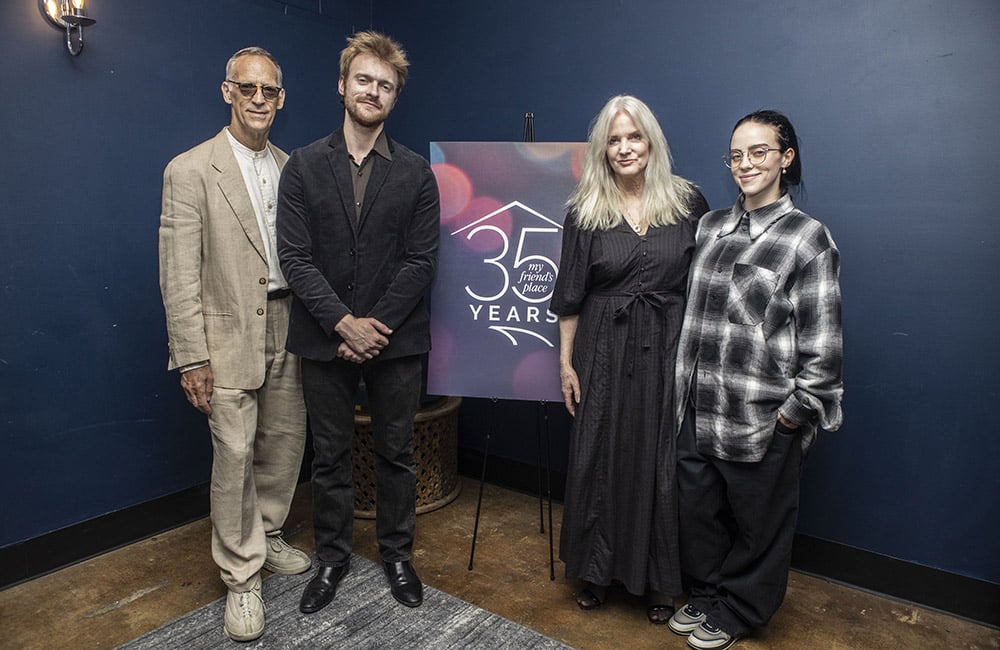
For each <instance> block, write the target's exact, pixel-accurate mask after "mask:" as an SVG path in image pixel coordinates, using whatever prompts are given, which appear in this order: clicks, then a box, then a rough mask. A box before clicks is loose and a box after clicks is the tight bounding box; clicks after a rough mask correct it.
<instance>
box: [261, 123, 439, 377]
mask: <svg viewBox="0 0 1000 650" xmlns="http://www.w3.org/2000/svg"><path fill="white" fill-rule="evenodd" d="M387 139H388V138H387ZM388 142H389V151H390V152H391V154H392V160H386V159H385V158H383V157H382V156H380V155H378V154H372V170H371V177H370V178H369V181H368V187H367V189H366V190H365V197H364V204H363V205H364V207H363V211H362V213H361V217H360V219H355V216H354V215H355V207H354V203H355V202H354V186H353V183H352V178H351V173H352V172H351V162H350V158H349V156H348V153H347V147H346V145H345V143H344V135H343V132H342V131H340V130H338V131H335V132H334V133H333V134H331V135H330V136H329V137H327V138H323V139H321V140H317V141H316V142H313V143H312V144H310V145H308V146H305V147H302V148H301V149H296V150H295V151H293V152H292V155H291V157H290V158H289V159H288V163H287V164H286V165H285V168H284V171H283V172H282V174H281V184H280V185H279V187H278V216H277V231H278V257H279V259H280V261H281V270H282V272H283V273H284V275H285V278H286V279H287V280H288V284H289V286H290V287H291V289H292V291H293V292H294V294H295V299H294V302H293V305H292V313H291V321H290V323H289V329H288V341H287V345H286V347H287V348H288V351H289V352H293V353H295V354H298V355H300V356H302V357H305V358H307V359H313V360H317V361H329V360H330V359H333V358H334V357H335V356H336V352H337V347H338V346H339V345H340V343H341V341H342V340H343V339H342V338H341V337H340V335H339V334H337V333H336V332H334V330H333V328H334V326H335V325H336V324H337V323H338V322H340V320H341V319H342V318H343V317H344V316H345V315H347V314H349V313H350V314H353V315H354V316H357V317H364V316H370V317H374V318H377V319H378V320H380V321H382V322H383V323H385V324H386V325H388V326H389V327H391V328H392V329H393V333H392V335H390V336H389V344H388V345H387V346H386V347H385V348H384V349H383V350H382V351H381V353H380V354H379V356H378V357H377V359H391V358H395V357H402V356H407V355H412V354H421V353H423V352H427V351H428V350H430V346H431V339H430V314H429V312H428V309H427V304H426V300H425V298H424V295H425V293H426V291H427V289H428V288H429V287H430V285H431V281H432V280H433V278H434V272H435V270H436V268H437V253H438V240H439V237H440V234H439V229H440V224H439V222H440V201H439V198H438V188H437V183H436V182H435V180H434V175H433V173H432V172H431V168H430V165H429V164H428V163H427V161H426V160H424V159H423V158H422V157H420V156H418V155H417V154H415V153H414V152H412V151H410V150H409V149H407V148H406V147H404V146H403V145H401V144H399V143H396V142H393V141H392V140H391V139H388Z"/></svg>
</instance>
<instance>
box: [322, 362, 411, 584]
mask: <svg viewBox="0 0 1000 650" xmlns="http://www.w3.org/2000/svg"><path fill="white" fill-rule="evenodd" d="M362 377H363V378H364V381H365V387H366V388H367V391H368V404H369V409H370V412H371V419H372V434H373V435H374V436H375V477H376V489H375V499H376V511H375V532H376V536H377V537H378V545H379V553H380V555H381V557H382V560H383V561H385V562H399V561H402V560H409V559H410V552H411V550H412V548H413V532H414V527H415V525H416V497H417V474H416V466H415V462H414V454H413V418H414V416H415V415H416V412H417V407H418V406H419V402H420V383H421V364H420V357H418V356H409V357H402V358H398V359H387V360H378V359H376V360H373V361H367V362H365V363H364V364H361V365H357V364H354V363H351V362H349V361H344V360H342V359H334V360H332V361H311V360H309V359H302V389H303V393H304V395H305V401H306V411H307V412H308V414H309V423H310V428H311V429H312V434H313V449H314V451H315V458H314V460H313V466H312V486H313V528H314V531H315V533H314V534H315V538H316V556H317V558H318V559H319V563H320V565H321V566H340V565H343V564H345V563H346V562H348V560H349V559H350V557H351V550H352V546H353V536H354V479H353V476H352V473H353V465H352V462H351V451H352V441H353V439H354V404H355V398H356V397H357V393H358V386H359V382H360V380H361V378H362Z"/></svg>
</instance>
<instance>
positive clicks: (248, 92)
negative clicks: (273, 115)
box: [226, 79, 281, 101]
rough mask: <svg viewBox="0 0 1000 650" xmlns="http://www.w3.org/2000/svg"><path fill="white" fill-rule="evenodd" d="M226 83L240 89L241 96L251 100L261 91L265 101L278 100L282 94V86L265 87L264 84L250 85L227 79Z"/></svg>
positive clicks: (246, 82)
mask: <svg viewBox="0 0 1000 650" xmlns="http://www.w3.org/2000/svg"><path fill="white" fill-rule="evenodd" d="M226 83H228V84H233V85H234V86H236V87H237V88H239V89H240V94H241V95H243V96H244V97H246V98H247V99H250V98H251V97H253V96H254V95H256V94H257V91H258V90H259V91H260V94H261V95H263V96H264V99H266V100H268V101H271V100H273V99H277V98H278V95H279V94H280V93H281V86H265V85H264V84H255V83H250V82H249V81H243V82H240V81H233V80H232V79H226Z"/></svg>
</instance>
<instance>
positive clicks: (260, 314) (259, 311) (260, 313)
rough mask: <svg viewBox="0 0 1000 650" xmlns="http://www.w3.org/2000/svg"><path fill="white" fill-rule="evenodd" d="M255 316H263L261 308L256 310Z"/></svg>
mask: <svg viewBox="0 0 1000 650" xmlns="http://www.w3.org/2000/svg"><path fill="white" fill-rule="evenodd" d="M257 315H258V316H263V315H264V309H263V308H260V309H258V310H257Z"/></svg>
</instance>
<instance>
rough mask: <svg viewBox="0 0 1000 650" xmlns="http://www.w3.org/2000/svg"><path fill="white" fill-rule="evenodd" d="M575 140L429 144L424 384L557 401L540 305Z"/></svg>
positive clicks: (578, 149) (557, 240)
mask: <svg viewBox="0 0 1000 650" xmlns="http://www.w3.org/2000/svg"><path fill="white" fill-rule="evenodd" d="M584 147H585V145H584V144H583V143H552V142H517V143H513V142H438V143H432V144H431V166H432V169H433V170H434V175H435V177H436V178H437V182H438V188H439V190H440V193H441V249H440V254H439V260H438V272H437V279H436V280H435V282H434V286H433V289H432V292H431V335H432V340H433V348H432V350H431V353H430V357H429V363H428V381H427V383H428V385H427V390H428V392H430V393H433V394H439V395H461V396H466V397H487V398H498V399H517V400H547V401H556V402H561V401H562V394H561V393H560V390H559V325H558V318H557V317H556V316H555V315H554V314H552V313H551V312H550V311H549V310H548V306H549V302H550V300H551V298H552V289H553V287H554V285H555V279H556V275H557V274H558V272H559V253H560V247H561V243H562V223H563V218H564V217H565V207H564V204H565V202H566V199H567V198H568V197H569V195H570V193H571V192H572V191H573V188H574V187H575V186H576V183H577V182H578V180H579V177H580V169H581V168H582V159H583V151H584Z"/></svg>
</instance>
